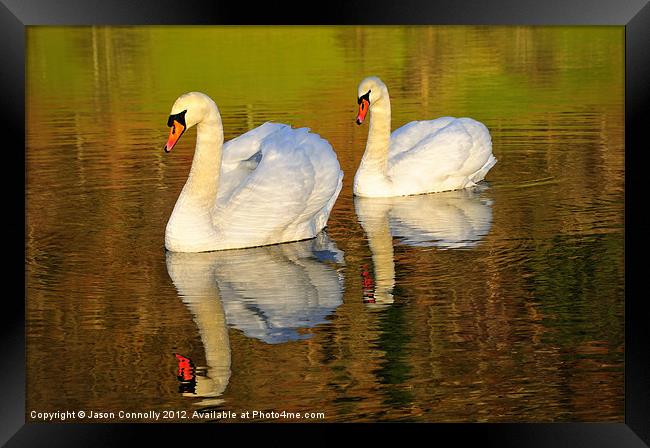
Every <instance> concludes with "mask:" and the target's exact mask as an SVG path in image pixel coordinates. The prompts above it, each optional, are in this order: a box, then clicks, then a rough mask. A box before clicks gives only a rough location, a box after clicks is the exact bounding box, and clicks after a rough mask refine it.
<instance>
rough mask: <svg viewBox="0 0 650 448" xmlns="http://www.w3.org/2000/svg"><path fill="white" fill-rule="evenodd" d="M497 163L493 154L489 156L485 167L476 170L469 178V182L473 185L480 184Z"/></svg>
mask: <svg viewBox="0 0 650 448" xmlns="http://www.w3.org/2000/svg"><path fill="white" fill-rule="evenodd" d="M496 163H497V159H496V158H495V157H494V154H490V157H489V158H488V160H487V162H485V165H483V167H482V168H481V169H480V170H478V171H477V172H476V173H474V174H473V175H472V176H471V177H470V180H471V181H472V182H474V183H477V182H480V181H482V180H483V179H484V178H485V175H486V174H487V173H488V171H490V169H491V168H492V167H493V166H494V165H495V164H496Z"/></svg>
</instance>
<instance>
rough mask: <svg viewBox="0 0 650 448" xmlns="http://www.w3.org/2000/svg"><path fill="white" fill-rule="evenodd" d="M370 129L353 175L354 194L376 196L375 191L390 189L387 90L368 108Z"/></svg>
mask: <svg viewBox="0 0 650 448" xmlns="http://www.w3.org/2000/svg"><path fill="white" fill-rule="evenodd" d="M369 113H370V129H369V131H368V141H367V143H366V150H365V152H364V153H363V157H362V158H361V164H360V165H359V169H358V170H357V173H356V175H355V177H354V194H356V195H360V196H377V194H376V193H377V192H381V193H386V192H391V191H392V183H391V180H390V179H389V177H388V147H389V145H390V99H389V97H388V92H387V91H386V92H385V93H384V95H383V96H382V97H381V98H380V99H379V100H377V102H376V103H374V104H373V105H372V107H371V108H370V111H369Z"/></svg>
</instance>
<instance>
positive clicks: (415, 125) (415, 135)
mask: <svg viewBox="0 0 650 448" xmlns="http://www.w3.org/2000/svg"><path fill="white" fill-rule="evenodd" d="M454 120H455V118H454V117H440V118H437V119H435V120H424V121H411V122H410V123H406V124H405V125H404V126H402V127H400V128H398V129H395V130H394V131H393V133H392V134H391V136H390V147H389V149H388V157H389V158H392V157H396V156H398V155H399V154H401V153H403V152H405V151H409V150H410V149H412V148H413V147H415V146H416V145H417V144H418V143H419V142H420V141H422V139H424V138H426V137H428V136H430V135H431V134H433V133H434V132H436V131H438V130H440V129H442V128H443V127H445V126H447V125H448V124H449V123H451V122H452V121H454Z"/></svg>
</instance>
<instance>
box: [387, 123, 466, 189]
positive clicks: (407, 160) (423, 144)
mask: <svg viewBox="0 0 650 448" xmlns="http://www.w3.org/2000/svg"><path fill="white" fill-rule="evenodd" d="M472 146H473V142H472V137H471V135H470V134H469V133H468V132H467V131H466V130H465V128H464V126H463V125H462V124H461V123H459V122H458V120H455V121H452V122H451V123H450V124H448V125H447V126H445V127H443V128H442V129H438V130H435V131H434V132H431V133H429V134H428V135H427V136H425V137H424V138H422V139H421V140H420V141H419V142H418V143H417V144H416V146H415V147H413V148H412V149H410V150H408V151H404V152H402V153H401V154H398V155H396V156H394V157H391V158H390V159H389V162H388V176H389V177H391V178H392V179H394V180H396V181H398V182H400V183H401V184H404V183H407V184H408V186H409V189H410V191H417V190H422V192H426V191H431V190H430V186H431V185H444V182H445V181H446V179H450V181H451V178H453V177H455V176H461V175H462V171H463V170H462V168H463V165H464V164H465V162H466V161H467V159H468V157H469V156H470V151H471V149H472Z"/></svg>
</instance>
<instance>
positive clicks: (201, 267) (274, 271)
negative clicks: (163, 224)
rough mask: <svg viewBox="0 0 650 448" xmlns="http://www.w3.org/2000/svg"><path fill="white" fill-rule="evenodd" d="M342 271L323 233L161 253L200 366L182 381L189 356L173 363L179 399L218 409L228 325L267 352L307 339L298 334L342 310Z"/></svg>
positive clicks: (226, 371) (225, 374)
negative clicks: (195, 340) (185, 311)
mask: <svg viewBox="0 0 650 448" xmlns="http://www.w3.org/2000/svg"><path fill="white" fill-rule="evenodd" d="M343 265H344V259H343V252H342V251H340V250H339V249H338V248H337V247H336V245H335V244H334V242H333V241H331V240H330V239H329V237H328V236H327V234H326V233H324V232H321V233H320V234H319V235H317V236H316V238H313V239H310V240H305V241H298V242H294V243H285V244H277V245H273V246H263V247H255V248H251V249H235V250H226V251H216V252H201V253H181V252H167V271H168V273H169V276H170V277H171V279H172V282H173V283H174V286H175V287H176V289H177V290H178V294H179V296H180V297H181V300H182V301H183V303H185V305H187V307H188V308H189V310H190V312H191V313H192V316H193V318H194V321H195V323H196V325H197V327H198V330H199V334H200V337H201V340H202V342H203V348H204V350H205V360H206V364H207V368H201V367H196V372H192V373H195V375H194V374H192V375H188V371H189V370H190V364H191V360H190V359H189V358H191V357H192V356H191V354H188V353H184V354H183V355H187V356H189V358H185V356H183V355H177V356H176V357H177V359H178V360H179V380H181V381H182V382H184V383H185V384H186V386H185V387H181V389H182V390H185V395H191V396H199V397H204V398H206V400H203V401H202V402H200V403H197V404H199V405H216V404H219V403H221V402H222V400H220V399H218V397H219V396H220V395H222V394H223V392H224V391H225V389H226V387H227V385H228V381H229V379H230V343H229V338H228V325H229V326H231V327H234V328H237V329H239V330H241V331H242V332H243V333H244V334H245V335H246V336H248V337H251V338H256V339H259V340H261V341H264V342H266V343H269V344H278V343H283V342H288V341H293V340H298V339H305V338H308V337H309V335H308V334H301V333H299V330H300V329H303V328H311V327H314V326H316V325H318V324H320V323H323V322H326V317H327V316H328V315H329V314H331V313H332V312H333V311H334V310H335V309H336V308H337V307H338V306H339V305H341V304H342V303H343V299H342V296H343V280H344V279H343V275H342V273H340V272H339V270H338V269H339V268H341V267H342V266H343ZM179 356H180V357H179ZM184 358H185V359H184ZM191 367H192V368H193V364H192V366H191ZM183 375H184V376H183ZM187 384H190V385H191V387H189V388H188V387H187Z"/></svg>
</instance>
